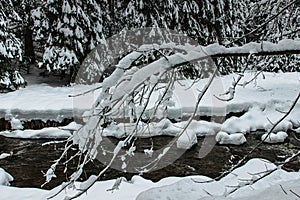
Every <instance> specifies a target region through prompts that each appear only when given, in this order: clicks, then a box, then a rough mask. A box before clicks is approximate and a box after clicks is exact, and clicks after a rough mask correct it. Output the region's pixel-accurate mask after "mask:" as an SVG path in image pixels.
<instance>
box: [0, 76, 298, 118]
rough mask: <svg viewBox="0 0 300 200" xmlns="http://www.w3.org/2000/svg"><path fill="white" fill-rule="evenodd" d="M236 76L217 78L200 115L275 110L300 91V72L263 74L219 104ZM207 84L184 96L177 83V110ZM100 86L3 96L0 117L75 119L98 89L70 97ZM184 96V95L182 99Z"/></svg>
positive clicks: (188, 107) (38, 87) (40, 87)
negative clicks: (220, 111)
mask: <svg viewBox="0 0 300 200" xmlns="http://www.w3.org/2000/svg"><path fill="white" fill-rule="evenodd" d="M254 75H255V74H252V73H246V74H245V76H244V77H243V78H242V81H241V83H242V84H243V82H247V81H249V80H251V79H252V78H253V76H254ZM236 77H237V75H227V76H223V77H221V78H216V80H215V82H216V83H215V84H213V86H214V87H215V88H213V89H212V90H211V91H210V92H209V93H207V94H206V95H205V96H204V99H203V101H202V103H201V104H200V108H199V114H202V115H211V114H218V113H212V112H217V109H216V107H218V106H220V107H222V109H226V113H229V112H240V111H243V110H248V109H249V108H250V107H253V106H257V107H259V108H261V109H265V108H267V107H268V106H271V105H273V106H274V107H273V108H279V109H280V108H283V107H285V106H288V105H289V104H291V101H292V100H293V98H295V96H296V95H297V93H298V92H299V86H300V73H263V75H262V74H261V75H258V77H257V79H256V80H255V81H253V82H252V83H250V84H248V85H246V86H245V87H242V86H238V87H237V89H236V92H235V98H234V99H233V100H232V101H229V102H220V101H216V100H215V99H216V98H215V97H213V95H216V96H219V94H220V93H218V91H219V90H221V91H222V89H223V88H224V89H223V91H224V90H227V89H228V88H229V87H230V86H231V84H232V82H233V79H234V78H236ZM205 83H206V80H201V81H199V82H198V83H196V84H195V85H193V87H192V89H191V90H190V91H192V92H189V93H182V92H183V89H182V87H181V86H180V85H179V84H176V89H175V95H174V96H175V97H176V99H175V108H180V109H181V110H182V113H190V112H191V111H192V110H193V108H194V102H195V101H196V98H195V97H197V94H198V89H199V88H202V87H203V85H204V84H205ZM181 84H185V85H187V86H188V85H189V84H191V83H190V82H187V81H181ZM97 86H100V84H99V85H93V86H88V85H76V86H72V87H57V86H56V87H53V86H49V85H47V84H33V85H29V86H27V87H26V88H20V89H19V90H17V91H14V92H10V93H6V94H0V102H1V104H0V117H5V116H6V115H9V114H11V115H12V116H14V117H16V118H18V119H22V120H31V119H44V120H48V119H54V120H61V119H63V118H70V117H72V116H73V112H76V109H77V111H78V112H79V113H82V112H83V111H84V110H87V109H89V108H91V106H92V103H93V102H94V101H95V99H96V96H97V94H99V90H97V91H96V92H91V93H88V94H86V95H83V96H80V97H76V98H71V97H69V95H71V94H78V93H81V92H84V91H88V90H90V89H92V88H94V87H97ZM220 88H221V89H220ZM187 94H189V96H187ZM193 94H194V95H193ZM182 95H185V96H184V97H182ZM217 102H219V103H217ZM220 109H221V108H220ZM222 114H223V113H222ZM271 120H272V119H271Z"/></svg>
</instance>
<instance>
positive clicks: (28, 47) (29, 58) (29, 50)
mask: <svg viewBox="0 0 300 200" xmlns="http://www.w3.org/2000/svg"><path fill="white" fill-rule="evenodd" d="M32 34H33V31H32V30H31V29H30V27H29V26H26V27H25V28H24V40H25V42H24V44H25V52H24V55H25V64H26V65H27V66H26V67H27V74H29V65H30V64H34V63H35V53H34V47H33V38H32Z"/></svg>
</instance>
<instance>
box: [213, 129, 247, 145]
mask: <svg viewBox="0 0 300 200" xmlns="http://www.w3.org/2000/svg"><path fill="white" fill-rule="evenodd" d="M216 141H217V142H218V143H219V144H234V145H241V144H244V143H245V142H247V140H246V138H245V136H244V134H242V133H234V134H228V133H226V132H224V131H220V132H219V133H217V135H216Z"/></svg>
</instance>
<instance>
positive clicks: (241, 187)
mask: <svg viewBox="0 0 300 200" xmlns="http://www.w3.org/2000/svg"><path fill="white" fill-rule="evenodd" d="M267 170H274V172H272V173H271V174H269V175H267V176H265V177H263V178H261V176H263V175H265V174H267V173H268V172H267ZM0 177H1V176H0ZM93 177H94V176H91V180H92V181H93V180H94V178H93ZM259 178H261V179H260V180H258V179H259ZM89 182H90V181H87V182H83V183H81V182H76V183H75V187H76V188H78V189H80V188H82V187H86V186H88V185H89ZM60 187H61V186H58V187H56V188H54V189H52V190H51V191H48V190H42V189H37V188H16V187H8V186H0V190H1V198H3V199H10V200H18V199H24V200H27V199H28V200H29V199H30V200H40V199H46V198H47V197H49V196H51V195H53V194H55V193H56V192H57V191H58V190H59V189H60ZM282 188H284V190H285V191H286V192H287V194H285V193H284V191H283V190H282ZM112 189H113V190H112ZM290 190H292V191H293V192H295V193H296V194H299V193H300V172H286V171H284V170H282V169H280V168H277V166H276V165H274V164H272V163H270V162H269V161H267V160H263V159H257V158H256V159H252V160H250V161H248V162H247V163H246V164H245V165H243V166H241V167H240V168H237V169H235V170H234V171H233V172H232V173H231V174H228V175H227V176H225V177H224V178H222V179H221V180H219V181H214V180H212V179H211V178H209V177H205V176H201V175H194V176H187V177H180V178H179V177H168V178H164V179H162V180H160V181H159V182H156V183H154V182H152V181H150V180H146V179H144V178H142V177H140V176H133V177H132V179H131V180H128V181H127V180H126V179H125V178H118V179H114V180H107V181H97V182H96V183H95V184H94V185H93V186H92V187H91V188H90V189H89V190H88V192H87V193H84V194H83V195H82V196H81V197H79V198H78V199H79V200H84V199H88V200H93V199H97V198H99V196H101V198H103V199H106V200H116V199H122V200H133V199H136V200H167V199H172V200H177V199H178V200H181V199H206V200H213V199H219V200H225V199H230V200H238V199H243V200H248V199H255V198H256V199H278V200H279V199H295V198H296V196H295V195H294V194H293V193H292V192H291V191H290ZM75 192H76V190H75V189H74V187H68V188H67V189H66V190H65V191H64V192H62V193H61V194H59V195H58V196H56V197H54V198H53V199H54V200H56V199H57V200H58V199H64V196H65V195H66V196H68V195H71V194H75Z"/></svg>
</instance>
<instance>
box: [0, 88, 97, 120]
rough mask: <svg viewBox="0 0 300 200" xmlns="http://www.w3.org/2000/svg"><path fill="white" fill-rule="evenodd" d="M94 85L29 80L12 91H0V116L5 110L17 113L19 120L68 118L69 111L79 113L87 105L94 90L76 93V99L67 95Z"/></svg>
mask: <svg viewBox="0 0 300 200" xmlns="http://www.w3.org/2000/svg"><path fill="white" fill-rule="evenodd" d="M95 86H96V85H93V86H88V85H77V86H74V87H54V86H49V85H48V84H36V85H35V84H32V85H29V86H27V87H26V88H20V89H19V90H16V91H14V92H10V93H6V94H4V93H1V94H0V102H1V104H0V118H3V117H4V116H5V114H7V113H9V114H11V115H13V116H16V115H18V119H19V120H22V121H26V120H32V119H40V120H44V121H47V120H57V121H61V120H63V119H64V118H72V117H73V114H74V115H79V116H81V115H82V113H83V112H84V111H85V110H88V109H90V108H91V106H92V104H93V102H94V100H95V96H94V93H90V94H86V95H83V96H80V97H76V100H74V99H73V98H71V97H68V96H69V95H71V94H79V93H81V92H83V91H88V90H90V89H92V88H94V87H95ZM96 92H97V91H96ZM98 92H99V90H98ZM80 102H85V103H80ZM73 112H74V113H73Z"/></svg>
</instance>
